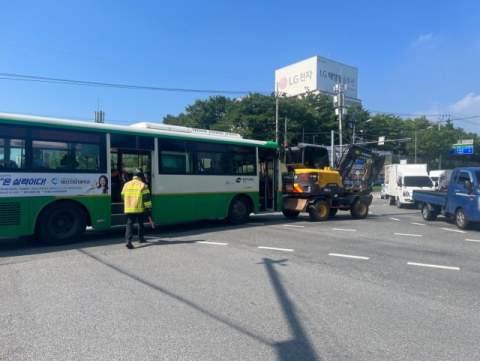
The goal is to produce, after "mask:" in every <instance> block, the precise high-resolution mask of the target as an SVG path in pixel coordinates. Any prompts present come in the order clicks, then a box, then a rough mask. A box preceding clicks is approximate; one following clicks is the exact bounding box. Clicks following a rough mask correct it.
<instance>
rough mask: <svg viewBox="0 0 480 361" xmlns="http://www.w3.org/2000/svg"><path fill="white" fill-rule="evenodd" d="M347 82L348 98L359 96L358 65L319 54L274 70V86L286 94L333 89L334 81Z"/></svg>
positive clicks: (354, 98) (329, 91)
mask: <svg viewBox="0 0 480 361" xmlns="http://www.w3.org/2000/svg"><path fill="white" fill-rule="evenodd" d="M340 83H342V84H345V85H347V87H348V90H347V92H346V97H347V102H348V100H349V101H350V103H352V102H361V101H360V100H359V99H357V86H358V69H357V68H354V67H351V66H348V65H345V64H341V63H337V62H336V61H332V60H329V59H325V58H322V57H320V56H314V57H313V58H310V59H307V60H303V61H301V62H298V63H296V64H293V65H289V66H286V67H284V68H282V69H278V70H276V71H275V90H278V91H281V92H283V93H286V95H287V96H297V95H300V94H305V93H306V92H314V93H319V92H321V93H327V94H330V95H331V94H332V93H333V87H334V85H335V84H340Z"/></svg>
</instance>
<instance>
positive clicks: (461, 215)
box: [455, 208, 470, 229]
mask: <svg viewBox="0 0 480 361" xmlns="http://www.w3.org/2000/svg"><path fill="white" fill-rule="evenodd" d="M455 223H456V224H457V227H458V228H460V229H468V228H469V227H470V221H469V220H468V218H467V215H466V214H465V211H464V210H463V209H462V208H460V209H458V210H457V212H455Z"/></svg>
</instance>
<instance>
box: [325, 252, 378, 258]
mask: <svg viewBox="0 0 480 361" xmlns="http://www.w3.org/2000/svg"><path fill="white" fill-rule="evenodd" d="M328 255H329V256H333V257H345V258H356V259H369V257H361V256H351V255H348V254H338V253H329V254H328Z"/></svg>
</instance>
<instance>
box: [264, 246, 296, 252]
mask: <svg viewBox="0 0 480 361" xmlns="http://www.w3.org/2000/svg"><path fill="white" fill-rule="evenodd" d="M257 248H261V249H273V250H274V251H285V252H293V249H287V248H273V247H261V246H260V247H257Z"/></svg>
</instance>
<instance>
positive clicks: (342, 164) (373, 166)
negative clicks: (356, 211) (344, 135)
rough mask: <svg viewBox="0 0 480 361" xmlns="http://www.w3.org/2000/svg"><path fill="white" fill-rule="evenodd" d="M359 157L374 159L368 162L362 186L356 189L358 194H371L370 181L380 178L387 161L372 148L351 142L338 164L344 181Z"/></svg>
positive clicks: (338, 170) (338, 169)
mask: <svg viewBox="0 0 480 361" xmlns="http://www.w3.org/2000/svg"><path fill="white" fill-rule="evenodd" d="M357 159H370V160H372V162H371V163H369V164H366V166H367V167H366V171H365V174H364V176H363V180H362V184H361V185H360V188H358V189H356V190H355V193H356V194H358V195H366V194H370V193H371V191H372V188H371V187H370V182H371V181H372V180H375V179H377V178H378V175H379V174H380V172H381V171H382V168H383V164H384V163H385V156H383V155H380V154H378V153H374V152H372V151H371V150H370V149H367V148H363V147H359V146H358V145H355V144H350V145H349V146H348V147H347V149H346V151H345V153H344V154H343V156H342V158H340V161H339V162H338V165H337V172H338V173H339V174H340V178H341V180H342V183H343V182H345V179H347V177H348V175H349V174H350V172H351V170H352V168H353V164H354V163H355V161H356V160H357Z"/></svg>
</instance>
